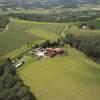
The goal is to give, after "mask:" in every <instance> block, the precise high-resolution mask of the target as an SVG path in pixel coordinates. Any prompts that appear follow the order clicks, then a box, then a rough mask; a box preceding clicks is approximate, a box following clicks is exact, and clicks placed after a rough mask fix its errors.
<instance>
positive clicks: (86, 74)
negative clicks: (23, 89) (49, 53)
mask: <svg viewBox="0 0 100 100" xmlns="http://www.w3.org/2000/svg"><path fill="white" fill-rule="evenodd" d="M70 53H71V55H70V56H69V57H55V58H52V59H51V58H46V59H42V60H39V61H36V62H34V61H33V62H32V61H31V63H28V64H26V65H24V66H23V67H21V68H19V69H18V73H19V75H20V77H21V78H22V79H23V80H24V82H25V84H26V85H28V86H30V89H31V91H32V92H33V93H35V95H36V96H37V100H100V92H99V91H100V77H99V76H100V66H99V65H98V64H96V63H95V62H93V61H92V60H90V59H89V58H87V57H86V56H85V55H84V54H83V53H81V52H79V51H77V50H75V49H74V48H71V49H70Z"/></svg>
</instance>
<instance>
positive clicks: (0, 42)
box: [0, 20, 65, 56]
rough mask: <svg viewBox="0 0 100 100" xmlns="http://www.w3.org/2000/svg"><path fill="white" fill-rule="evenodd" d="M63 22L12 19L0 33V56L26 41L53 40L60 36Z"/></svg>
mask: <svg viewBox="0 0 100 100" xmlns="http://www.w3.org/2000/svg"><path fill="white" fill-rule="evenodd" d="M64 26H65V24H60V23H45V22H32V21H24V20H14V21H13V22H10V24H9V25H8V29H7V30H6V31H5V32H4V33H3V34H2V35H0V56H5V55H7V54H9V53H11V52H13V51H16V50H17V49H19V48H21V47H22V46H24V49H26V48H25V45H26V43H27V42H32V43H33V42H34V41H35V42H36V41H40V40H47V39H49V40H54V39H57V38H58V37H59V36H60V32H61V31H62V30H63V28H64Z"/></svg>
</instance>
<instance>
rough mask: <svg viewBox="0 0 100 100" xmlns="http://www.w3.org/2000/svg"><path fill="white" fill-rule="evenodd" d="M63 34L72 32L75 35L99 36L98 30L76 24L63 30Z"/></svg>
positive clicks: (99, 31)
mask: <svg viewBox="0 0 100 100" xmlns="http://www.w3.org/2000/svg"><path fill="white" fill-rule="evenodd" d="M65 34H73V35H76V36H80V35H83V36H84V35H85V36H96V35H98V36H100V30H89V29H80V28H78V27H77V26H72V27H70V28H68V29H67V30H66V31H65Z"/></svg>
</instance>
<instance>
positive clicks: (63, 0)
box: [0, 0, 100, 8]
mask: <svg viewBox="0 0 100 100" xmlns="http://www.w3.org/2000/svg"><path fill="white" fill-rule="evenodd" d="M48 3H49V4H48ZM85 3H86V4H87V3H88V4H98V3H100V0H0V8H1V7H3V6H5V7H10V6H12V7H15V6H21V7H30V6H37V7H39V6H46V5H51V6H52V5H66V4H68V5H77V4H85Z"/></svg>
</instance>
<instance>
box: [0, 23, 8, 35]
mask: <svg viewBox="0 0 100 100" xmlns="http://www.w3.org/2000/svg"><path fill="white" fill-rule="evenodd" d="M7 30H8V25H6V28H5V29H4V31H2V32H0V36H1V35H3V34H4V33H5V32H6V31H7Z"/></svg>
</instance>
